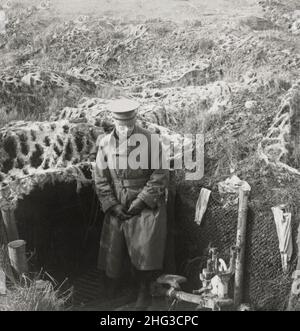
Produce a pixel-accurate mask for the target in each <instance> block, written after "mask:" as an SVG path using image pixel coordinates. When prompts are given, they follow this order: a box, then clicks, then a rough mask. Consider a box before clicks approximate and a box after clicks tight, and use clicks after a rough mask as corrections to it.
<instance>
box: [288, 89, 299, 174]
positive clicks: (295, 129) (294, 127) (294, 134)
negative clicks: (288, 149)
mask: <svg viewBox="0 0 300 331" xmlns="http://www.w3.org/2000/svg"><path fill="white" fill-rule="evenodd" d="M293 105H294V106H293V107H291V114H290V115H291V132H290V135H291V144H292V148H293V159H294V162H295V167H296V168H297V169H298V170H299V169H300V93H299V92H297V94H296V96H295V102H294V103H293Z"/></svg>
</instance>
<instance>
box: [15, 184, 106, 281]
mask: <svg viewBox="0 0 300 331" xmlns="http://www.w3.org/2000/svg"><path fill="white" fill-rule="evenodd" d="M16 219H17V221H18V228H19V233H20V238H22V239H24V240H25V241H26V242H27V251H28V253H31V255H32V256H33V258H32V259H31V261H30V266H31V270H34V271H39V270H41V269H43V270H45V271H47V272H48V273H49V274H50V275H51V276H53V277H54V278H55V279H56V280H57V281H58V282H61V281H63V280H65V279H66V278H69V279H74V278H75V277H77V276H78V275H80V274H82V273H83V272H84V271H86V270H90V269H93V268H96V262H97V255H98V248H99V240H100V232H101V225H102V221H103V213H102V212H101V208H100V205H99V202H98V199H97V197H96V194H95V192H94V190H93V187H92V185H90V186H87V187H83V188H82V189H81V191H80V192H79V193H77V192H76V183H55V184H46V185H45V186H44V187H43V188H42V189H41V188H38V189H35V190H34V191H33V192H32V193H31V194H30V196H27V197H25V198H24V200H22V201H20V202H19V204H18V208H17V210H16Z"/></svg>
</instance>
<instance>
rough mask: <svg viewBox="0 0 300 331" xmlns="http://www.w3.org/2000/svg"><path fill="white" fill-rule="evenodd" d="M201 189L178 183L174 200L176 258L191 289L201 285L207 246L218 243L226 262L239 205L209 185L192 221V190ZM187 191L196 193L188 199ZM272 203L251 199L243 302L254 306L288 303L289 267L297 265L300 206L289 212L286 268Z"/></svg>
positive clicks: (275, 306)
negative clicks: (199, 216) (290, 249)
mask: <svg viewBox="0 0 300 331" xmlns="http://www.w3.org/2000/svg"><path fill="white" fill-rule="evenodd" d="M199 190H200V187H194V188H191V187H187V186H186V185H184V186H183V187H180V188H179V192H180V194H179V195H178V198H177V201H176V224H177V231H176V233H177V235H176V237H177V239H176V243H177V244H176V250H177V260H178V261H180V265H181V267H180V269H181V273H183V274H185V275H187V276H188V277H189V279H191V280H192V282H191V284H190V289H195V288H199V287H200V285H201V284H200V282H199V272H200V271H202V268H204V265H205V262H206V259H205V255H206V253H207V248H208V247H209V246H211V247H217V248H218V249H219V251H220V252H221V256H222V257H225V261H226V262H227V263H228V262H229V249H230V247H231V246H232V245H234V244H235V242H236V229H237V217H238V212H237V210H238V206H237V205H236V204H226V200H225V201H224V200H223V199H222V198H221V197H220V194H219V193H218V192H217V191H213V193H212V195H211V198H210V201H209V204H208V209H207V211H206V214H205V216H204V219H203V221H202V224H201V226H198V225H197V224H196V223H195V222H194V210H195V206H196V202H197V194H196V192H199ZM187 196H188V197H189V198H187ZM190 197H194V199H192V200H191V199H190ZM271 207H272V206H271V205H266V204H262V203H261V202H259V201H257V200H255V199H253V200H252V201H250V203H249V213H248V228H247V245H246V261H245V270H246V271H245V287H244V300H243V302H245V303H251V305H252V306H253V307H254V308H255V309H258V310H284V309H286V308H287V305H288V300H289V293H290V289H291V284H292V278H291V276H292V271H293V270H294V269H295V266H296V265H295V264H296V258H297V249H296V247H297V245H296V238H297V230H298V226H299V224H300V216H299V215H300V214H299V210H298V211H295V214H294V216H293V244H294V254H293V258H292V263H291V265H290V272H289V274H284V273H283V271H282V266H281V257H280V252H279V242H278V237H277V232H276V226H275V222H274V218H273V214H272V212H271ZM183 261H184V263H182V262H183Z"/></svg>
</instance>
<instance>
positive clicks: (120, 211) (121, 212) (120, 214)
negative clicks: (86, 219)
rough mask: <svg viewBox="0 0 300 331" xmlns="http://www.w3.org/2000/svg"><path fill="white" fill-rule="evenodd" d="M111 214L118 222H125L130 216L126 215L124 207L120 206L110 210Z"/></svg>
mask: <svg viewBox="0 0 300 331" xmlns="http://www.w3.org/2000/svg"><path fill="white" fill-rule="evenodd" d="M110 212H111V214H112V215H113V216H115V217H117V218H118V219H119V220H120V221H126V220H128V219H129V218H130V217H131V215H128V214H127V212H126V209H125V207H123V206H122V205H115V206H113V207H112V208H111V210H110Z"/></svg>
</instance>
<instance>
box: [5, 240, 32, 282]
mask: <svg viewBox="0 0 300 331" xmlns="http://www.w3.org/2000/svg"><path fill="white" fill-rule="evenodd" d="M8 255H9V259H10V263H11V266H12V267H13V269H14V270H15V271H16V272H17V274H18V275H19V276H22V275H23V274H26V273H27V272H28V264H27V259H26V242H25V241H24V240H15V241H11V242H10V243H9V244H8Z"/></svg>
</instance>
